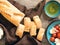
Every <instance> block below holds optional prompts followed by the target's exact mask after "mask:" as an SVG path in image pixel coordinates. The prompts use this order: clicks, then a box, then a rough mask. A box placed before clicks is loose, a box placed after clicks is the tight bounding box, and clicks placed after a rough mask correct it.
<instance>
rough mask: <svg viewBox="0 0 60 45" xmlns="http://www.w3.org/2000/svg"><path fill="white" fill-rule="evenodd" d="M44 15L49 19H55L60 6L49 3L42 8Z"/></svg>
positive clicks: (59, 12)
mask: <svg viewBox="0 0 60 45" xmlns="http://www.w3.org/2000/svg"><path fill="white" fill-rule="evenodd" d="M44 11H45V13H46V15H47V16H48V17H50V18H56V17H57V16H59V14H60V4H59V3H58V2H57V1H49V2H47V4H46V5H45V7H44Z"/></svg>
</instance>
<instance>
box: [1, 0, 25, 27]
mask: <svg viewBox="0 0 60 45" xmlns="http://www.w3.org/2000/svg"><path fill="white" fill-rule="evenodd" d="M0 13H1V14H2V15H3V16H4V17H5V18H6V19H7V20H9V21H10V22H11V23H13V24H14V25H15V26H18V25H19V24H20V22H21V21H22V19H23V18H24V16H25V14H24V13H22V12H21V11H19V10H18V9H17V8H16V7H15V6H13V5H12V4H11V3H10V2H8V1H7V0H0Z"/></svg>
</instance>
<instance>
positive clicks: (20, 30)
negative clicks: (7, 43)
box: [16, 24, 25, 38]
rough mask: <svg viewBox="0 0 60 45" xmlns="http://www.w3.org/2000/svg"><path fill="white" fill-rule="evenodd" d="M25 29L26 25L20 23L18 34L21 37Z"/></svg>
mask: <svg viewBox="0 0 60 45" xmlns="http://www.w3.org/2000/svg"><path fill="white" fill-rule="evenodd" d="M24 29H25V26H24V25H22V24H20V25H19V26H18V27H17V30H16V35H17V36H19V37H20V38H22V36H23V33H24Z"/></svg>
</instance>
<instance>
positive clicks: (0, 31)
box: [0, 27, 4, 39]
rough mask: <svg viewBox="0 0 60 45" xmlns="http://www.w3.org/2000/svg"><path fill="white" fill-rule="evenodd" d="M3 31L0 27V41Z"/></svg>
mask: <svg viewBox="0 0 60 45" xmlns="http://www.w3.org/2000/svg"><path fill="white" fill-rule="evenodd" d="M3 34H4V33H3V29H2V28H1V27H0V39H2V37H3Z"/></svg>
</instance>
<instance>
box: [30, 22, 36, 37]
mask: <svg viewBox="0 0 60 45" xmlns="http://www.w3.org/2000/svg"><path fill="white" fill-rule="evenodd" d="M36 31H37V28H36V25H35V23H34V22H33V21H32V22H31V29H30V35H31V36H36Z"/></svg>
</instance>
